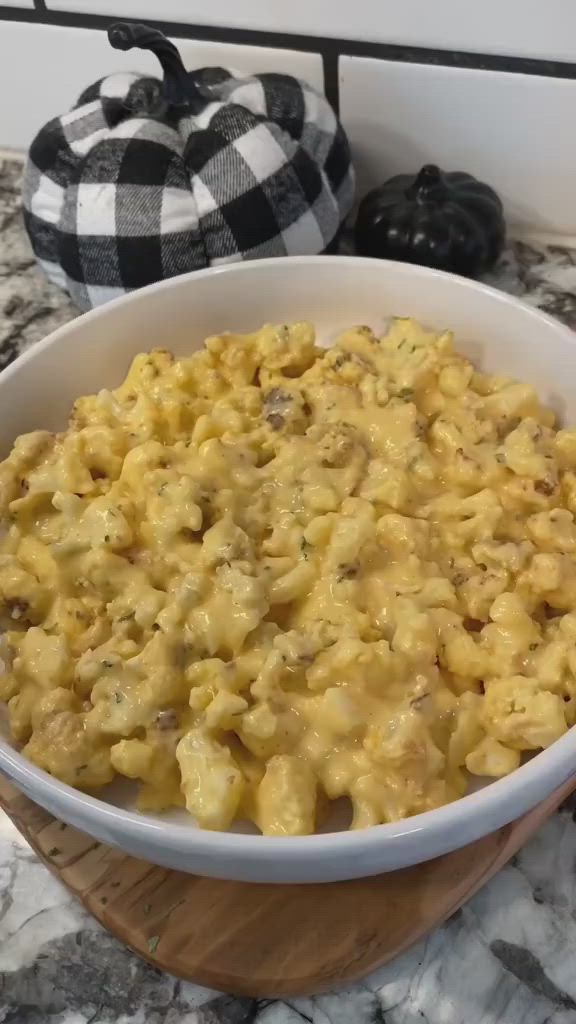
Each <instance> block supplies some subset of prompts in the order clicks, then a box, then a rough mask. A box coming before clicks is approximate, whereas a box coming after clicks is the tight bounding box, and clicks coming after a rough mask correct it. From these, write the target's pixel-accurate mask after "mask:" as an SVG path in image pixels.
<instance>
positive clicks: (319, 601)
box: [0, 319, 576, 836]
mask: <svg viewBox="0 0 576 1024" xmlns="http://www.w3.org/2000/svg"><path fill="white" fill-rule="evenodd" d="M575 513H576V431H572V430H557V429H556V428H555V425H554V416H553V415H552V413H551V412H550V411H548V410H547V409H545V408H543V407H542V405H541V404H540V402H539V401H538V398H537V396H536V394H535V392H534V390H533V389H532V388H531V387H529V386H527V385H524V384H519V383H516V382H514V381H511V380H508V379H504V378H502V377H494V376H490V375H486V374H483V373H480V372H479V371H478V370H476V369H475V367H474V366H473V365H472V364H471V363H470V362H469V361H468V360H467V359H465V358H463V357H462V356H460V355H458V354H457V353H455V351H454V349H453V343H452V336H451V334H450V333H441V334H436V333H432V332H429V331H427V330H425V329H424V328H423V327H421V326H420V325H419V324H417V323H415V322H414V321H412V320H409V319H397V320H395V321H393V322H392V324H391V326H390V329H389V330H388V332H387V333H386V335H385V336H384V337H383V338H378V337H376V336H375V335H374V334H373V333H372V331H371V330H370V329H369V328H367V327H354V328H351V329H350V330H348V331H346V332H345V333H344V334H342V336H341V337H340V338H339V339H338V341H337V342H336V344H335V345H334V347H332V348H330V349H327V350H326V349H322V348H319V347H318V346H317V345H316V341H315V334H314V329H313V327H312V326H310V325H309V324H306V323H295V324H292V325H284V326H266V327H264V328H262V330H260V331H257V332H256V333H254V334H249V335H243V336H241V335H238V336H235V335H222V336H219V337H212V338H209V339H208V340H207V341H206V344H205V347H204V349H203V350H202V351H200V352H196V353H194V354H193V355H191V356H190V357H188V358H183V359H174V358H173V356H172V355H171V354H170V353H169V352H167V351H163V350H158V351H153V352H151V353H149V354H143V355H139V356H137V357H136V359H135V360H134V362H133V364H132V366H131V368H130V371H129V373H128V376H127V377H126V380H125V381H124V383H123V384H121V386H120V387H119V388H118V389H117V390H115V391H101V392H100V393H99V394H97V395H92V396H89V397H85V398H80V399H78V401H77V402H76V403H75V405H74V408H73V411H72V415H71V418H70V422H69V426H68V428H67V429H66V430H65V431H64V432H62V433H60V434H50V433H47V432H43V431H37V432H34V433H31V434H27V435H24V436H22V437H19V438H18V439H17V440H16V442H15V444H14V447H13V449H12V451H11V453H10V455H9V456H8V458H7V459H6V460H5V461H4V462H3V463H1V464H0V519H1V521H2V524H3V529H4V532H3V536H2V538H1V540H0V628H1V630H2V635H1V636H0V670H1V674H0V699H1V700H2V701H4V702H6V703H7V707H8V714H9V720H10V728H11V731H12V734H13V736H14V738H15V740H16V741H17V742H18V743H19V744H20V745H21V747H22V748H23V752H24V754H25V755H26V756H27V757H28V758H30V759H31V760H32V761H33V762H34V763H35V764H36V765H38V766H40V767H41V768H43V769H45V770H46V771H47V772H50V773H51V774H52V775H54V776H56V777H57V778H58V779H61V780H63V781H64V782H66V783H68V784H69V785H71V786H75V787H78V788H79V789H82V790H86V791H90V792H93V791H96V790H98V789H100V788H101V787H104V786H106V785H107V784H108V783H110V782H111V781H112V780H113V779H114V777H115V776H116V775H120V776H125V777H127V778H129V779H133V780H136V781H137V783H138V787H139V796H138V805H139V807H140V808H141V809H142V810H152V811H162V810H167V809H169V808H172V807H181V806H182V807H185V808H186V809H187V810H188V811H189V813H190V814H191V815H192V816H193V817H194V819H195V820H196V821H197V822H198V824H199V825H200V826H202V827H204V828H209V829H227V828H229V827H231V825H232V824H233V822H234V821H235V820H238V819H249V820H250V821H252V822H254V823H255V825H256V826H257V828H258V829H260V830H261V831H262V832H263V833H264V834H266V835H276V836H277V835H301V834H308V833H311V832H314V831H315V830H316V829H317V828H318V827H321V826H322V823H323V822H325V821H326V820H327V815H328V814H329V811H330V807H331V804H332V801H335V800H337V799H339V798H344V799H345V800H346V801H347V804H348V806H349V808H350V815H351V827H352V828H364V827H366V826H370V825H376V824H379V823H381V822H389V821H396V820H398V819H401V818H404V817H406V816H409V815H413V814H416V813H418V812H420V811H426V810H429V809H431V808H435V807H438V806H440V805H442V804H445V803H447V802H448V801H451V800H454V799H456V798H458V797H460V796H461V795H462V794H464V792H465V791H466V789H467V786H468V784H469V781H470V775H474V776H488V777H498V776H502V775H505V774H507V773H508V772H511V771H513V770H514V769H515V768H517V767H518V765H519V764H520V759H521V757H522V756H523V752H525V751H536V750H540V749H541V748H543V747H547V746H548V745H549V744H551V743H553V742H554V741H555V740H556V739H558V737H560V736H561V735H562V734H563V733H564V732H565V731H566V729H567V728H568V727H569V726H571V725H572V724H573V723H574V720H575V714H576V712H575V707H576V704H575V694H576V612H575V609H576V525H575V522H574V514H575Z"/></svg>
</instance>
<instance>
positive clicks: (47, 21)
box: [0, 0, 576, 105]
mask: <svg viewBox="0 0 576 1024" xmlns="http://www.w3.org/2000/svg"><path fill="white" fill-rule="evenodd" d="M34 4H35V6H34V8H33V9H32V8H31V9H26V8H21V7H0V25H1V23H2V21H17V22H24V23H29V24H30V23H31V24H39V25H58V26H61V27H67V28H84V29H100V30H104V29H106V28H107V27H108V25H110V24H111V23H112V22H114V21H118V17H117V16H116V17H113V16H111V15H100V14H83V13H72V12H64V11H50V10H48V9H47V7H46V0H34ZM122 20H124V21H135V22H137V21H139V20H141V19H139V18H127V17H123V19H122ZM146 22H147V24H150V25H154V26H155V27H156V28H159V29H160V30H161V31H162V32H165V33H166V34H168V35H172V36H174V37H175V38H183V39H198V40H199V41H204V40H206V41H208V42H221V43H238V44H240V45H245V46H266V47H279V48H283V49H288V50H299V51H304V52H313V53H320V55H321V56H322V59H323V63H324V74H325V77H326V90H327V95H329V98H330V100H331V101H332V103H334V104H335V105H337V103H338V57H339V56H340V55H341V54H342V55H346V56H355V57H375V58H377V59H380V60H392V61H401V62H404V63H410V64H435V65H439V66H442V67H453V68H471V69H477V70H483V71H508V72H511V73H513V74H521V75H543V76H545V77H549V78H576V62H568V61H552V60H540V59H538V60H536V59H532V58H527V57H507V56H495V55H493V54H485V53H470V52H467V51H461V50H434V49H428V48H426V47H414V46H410V47H409V46H399V45H397V44H388V43H373V42H364V41H361V40H354V39H340V38H339V39H332V38H330V37H327V36H326V37H323V36H306V35H297V34H292V33H286V32H267V31H266V32H264V31H256V30H252V29H239V28H224V27H222V26H217V25H191V24H190V25H189V24H186V23H182V22H171V21H162V20H159V19H150V18H147V19H146ZM0 31H1V28H0Z"/></svg>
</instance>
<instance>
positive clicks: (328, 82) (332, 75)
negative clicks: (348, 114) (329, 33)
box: [322, 51, 340, 115]
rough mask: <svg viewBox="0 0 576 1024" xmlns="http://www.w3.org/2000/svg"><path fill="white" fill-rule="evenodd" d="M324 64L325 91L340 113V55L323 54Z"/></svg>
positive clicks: (337, 112)
mask: <svg viewBox="0 0 576 1024" xmlns="http://www.w3.org/2000/svg"><path fill="white" fill-rule="evenodd" d="M322 66H323V69H324V92H325V93H326V99H327V100H328V102H329V103H330V105H331V106H332V108H333V109H334V111H335V113H336V115H338V114H339V113H340V90H339V87H338V56H337V54H334V53H327V52H326V51H325V52H324V53H323V54H322Z"/></svg>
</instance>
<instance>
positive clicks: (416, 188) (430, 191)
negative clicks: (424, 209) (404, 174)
mask: <svg viewBox="0 0 576 1024" xmlns="http://www.w3.org/2000/svg"><path fill="white" fill-rule="evenodd" d="M445 191H446V188H445V185H444V179H443V177H442V171H441V170H440V168H439V167H437V166H436V164H426V166H425V167H423V168H422V170H421V171H420V172H419V173H418V175H417V177H416V181H415V182H414V184H413V185H411V186H410V188H407V189H406V193H405V194H406V198H407V199H415V200H416V202H417V203H426V202H428V200H429V199H431V198H435V199H436V198H439V196H440V195H443V194H444V193H445Z"/></svg>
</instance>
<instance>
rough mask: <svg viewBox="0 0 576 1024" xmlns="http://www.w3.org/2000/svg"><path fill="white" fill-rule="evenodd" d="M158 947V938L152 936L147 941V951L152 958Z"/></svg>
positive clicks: (157, 936)
mask: <svg viewBox="0 0 576 1024" xmlns="http://www.w3.org/2000/svg"><path fill="white" fill-rule="evenodd" d="M159 945H160V936H159V935H153V936H152V938H150V939H148V951H149V952H150V953H152V956H154V954H155V952H156V950H157V949H158V946H159Z"/></svg>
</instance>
